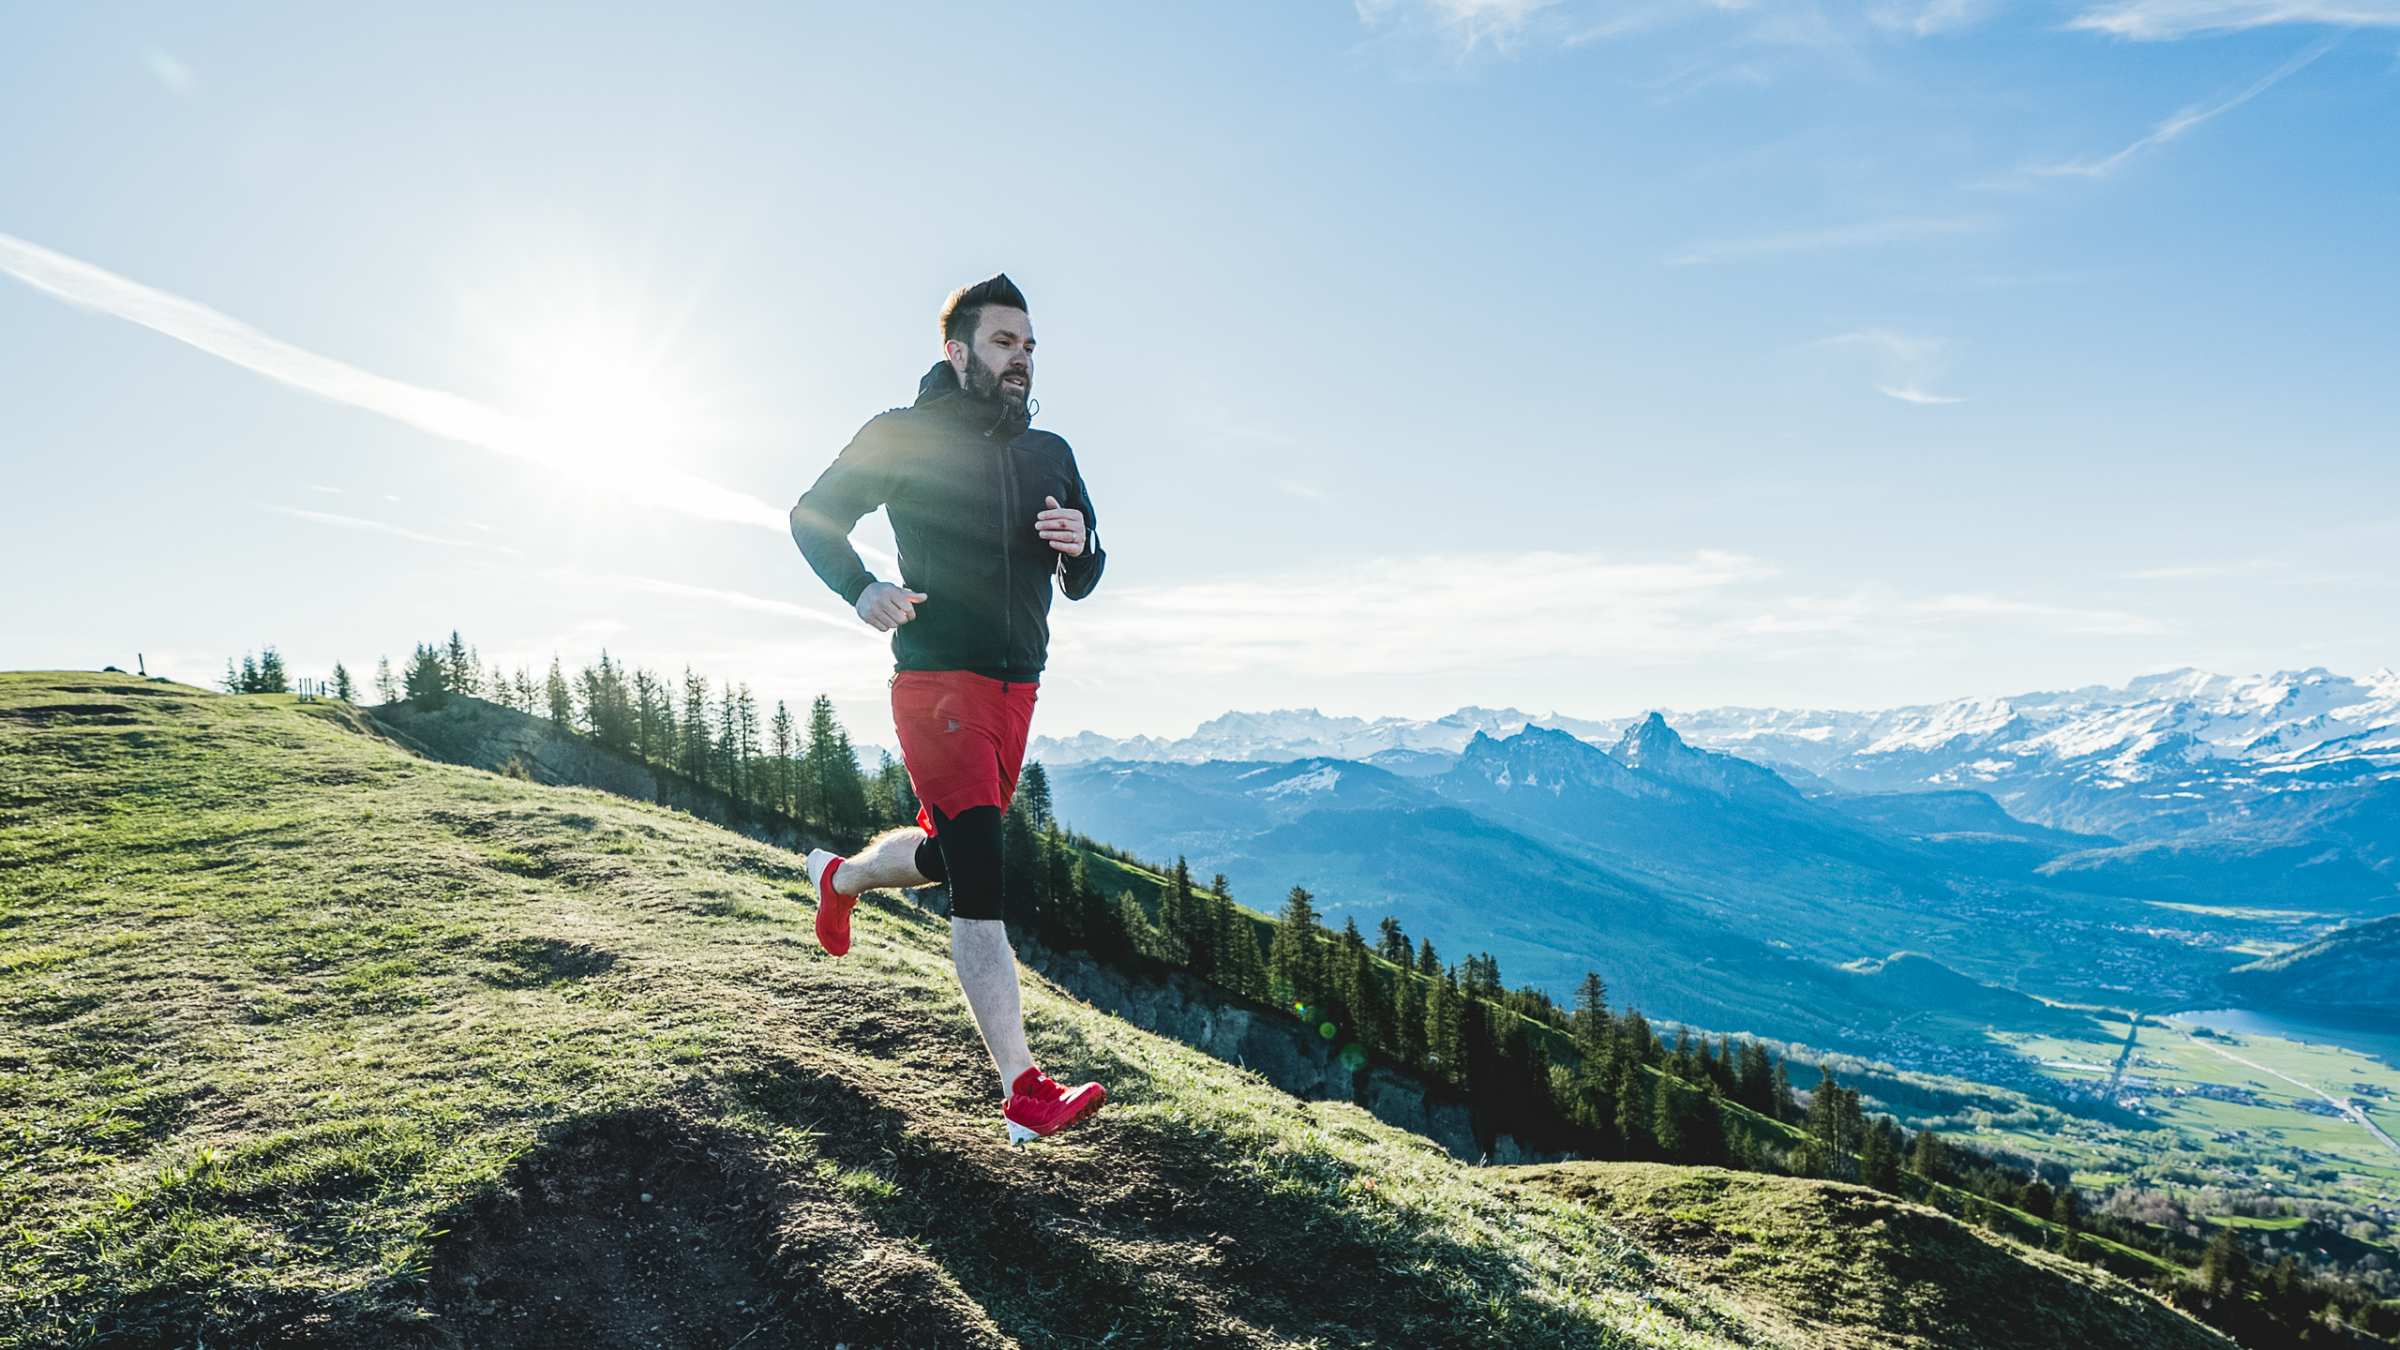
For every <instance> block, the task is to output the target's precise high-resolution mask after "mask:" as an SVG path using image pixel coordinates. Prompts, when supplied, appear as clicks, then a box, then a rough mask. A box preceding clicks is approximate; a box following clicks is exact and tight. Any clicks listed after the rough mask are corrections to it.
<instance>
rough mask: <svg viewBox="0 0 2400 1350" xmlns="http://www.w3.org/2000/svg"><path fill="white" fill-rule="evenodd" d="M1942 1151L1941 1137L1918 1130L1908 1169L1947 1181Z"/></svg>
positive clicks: (1910, 1148) (1929, 1177)
mask: <svg viewBox="0 0 2400 1350" xmlns="http://www.w3.org/2000/svg"><path fill="white" fill-rule="evenodd" d="M1775 1068H1776V1072H1777V1073H1779V1074H1780V1073H1781V1072H1782V1069H1783V1066H1782V1065H1781V1064H1778V1065H1776V1066H1775ZM1942 1153H1943V1150H1942V1137H1941V1136H1940V1135H1938V1134H1936V1133H1934V1132H1933V1131H1932V1130H1919V1131H1917V1137H1916V1138H1915V1139H1914V1140H1912V1141H1910V1144H1909V1148H1908V1170H1909V1171H1911V1172H1914V1173H1916V1174H1917V1175H1918V1176H1921V1177H1923V1178H1925V1179H1926V1180H1927V1181H1947V1180H1948V1179H1949V1176H1950V1169H1949V1165H1948V1164H1947V1163H1946V1162H1945V1161H1944V1159H1943V1156H1942Z"/></svg>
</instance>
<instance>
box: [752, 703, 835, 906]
mask: <svg viewBox="0 0 2400 1350" xmlns="http://www.w3.org/2000/svg"><path fill="white" fill-rule="evenodd" d="M767 738H768V740H767V744H768V745H769V746H770V747H771V748H772V749H773V751H774V754H775V760H774V765H773V767H772V769H771V770H770V773H771V775H772V777H771V781H770V785H769V787H768V789H767V795H768V798H769V801H768V808H769V809H770V810H772V811H774V812H776V813H777V814H779V815H787V816H788V815H791V814H792V784H793V781H794V778H795V774H794V771H793V764H792V753H793V751H794V750H795V749H796V748H797V746H798V742H797V740H795V739H794V736H793V727H792V710H791V709H790V708H787V707H785V706H784V702H783V700H782V699H777V700H775V720H774V721H773V722H770V723H768V725H767ZM836 889H839V888H838V887H837V888H836Z"/></svg>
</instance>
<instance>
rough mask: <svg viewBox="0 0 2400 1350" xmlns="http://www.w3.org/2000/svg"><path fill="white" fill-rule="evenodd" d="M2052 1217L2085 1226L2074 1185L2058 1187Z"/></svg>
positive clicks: (2063, 1225)
mask: <svg viewBox="0 0 2400 1350" xmlns="http://www.w3.org/2000/svg"><path fill="white" fill-rule="evenodd" d="M2050 1219H2051V1222H2053V1223H2056V1224H2057V1225H2058V1226H2059V1227H2061V1228H2064V1229H2066V1230H2067V1231H2069V1232H2073V1231H2075V1230H2076V1229H2078V1228H2081V1227H2083V1206H2082V1204H2081V1203H2080V1202H2079V1201H2077V1200H2076V1198H2075V1188H2074V1187H2072V1186H2061V1187H2059V1188H2058V1198H2057V1199H2056V1200H2054V1201H2052V1202H2051V1204H2050ZM2286 1259H2289V1258H2286Z"/></svg>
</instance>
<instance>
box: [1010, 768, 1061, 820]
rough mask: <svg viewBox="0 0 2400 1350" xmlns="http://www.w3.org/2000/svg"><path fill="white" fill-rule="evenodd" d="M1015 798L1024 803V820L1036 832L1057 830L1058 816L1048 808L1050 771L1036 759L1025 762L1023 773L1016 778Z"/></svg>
mask: <svg viewBox="0 0 2400 1350" xmlns="http://www.w3.org/2000/svg"><path fill="white" fill-rule="evenodd" d="M1017 797H1018V799H1019V800H1020V801H1023V802H1024V803H1025V818H1026V819H1028V820H1030V821H1032V822H1033V828H1035V829H1037V830H1055V829H1057V828H1058V816H1057V815H1056V814H1054V813H1053V811H1052V810H1051V806H1050V771H1049V770H1047V769H1045V768H1043V767H1042V762H1041V761H1040V760H1038V759H1036V760H1028V761H1026V764H1025V768H1024V771H1023V772H1022V773H1020V774H1019V775H1018V776H1017Z"/></svg>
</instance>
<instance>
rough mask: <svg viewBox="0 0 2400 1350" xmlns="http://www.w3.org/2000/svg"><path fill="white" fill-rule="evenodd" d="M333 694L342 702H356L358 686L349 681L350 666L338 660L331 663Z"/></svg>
mask: <svg viewBox="0 0 2400 1350" xmlns="http://www.w3.org/2000/svg"><path fill="white" fill-rule="evenodd" d="M333 696H334V697H335V698H338V699H340V700H341V701H342V702H344V703H356V702H358V686H357V685H354V684H352V683H351V682H350V668H349V667H348V666H345V665H343V664H342V663H341V662H339V661H336V662H334V663H333Z"/></svg>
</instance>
